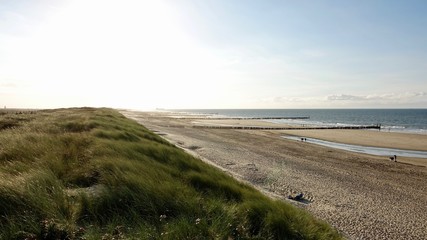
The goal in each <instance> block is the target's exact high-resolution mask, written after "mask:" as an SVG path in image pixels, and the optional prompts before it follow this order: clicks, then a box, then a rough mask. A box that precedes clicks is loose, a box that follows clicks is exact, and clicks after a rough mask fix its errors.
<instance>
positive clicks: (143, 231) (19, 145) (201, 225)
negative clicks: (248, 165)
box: [0, 108, 341, 239]
mask: <svg viewBox="0 0 427 240" xmlns="http://www.w3.org/2000/svg"><path fill="white" fill-rule="evenodd" d="M0 239H341V236H340V235H339V234H338V233H337V232H336V231H335V230H333V229H331V227H330V226H328V225H327V224H325V223H323V222H321V221H319V220H316V219H314V218H313V217H312V216H310V215H309V214H308V213H306V212H304V211H303V210H301V209H297V208H295V207H293V206H291V205H289V204H286V203H284V202H281V201H274V200H271V199H269V198H267V197H265V196H264V195H262V194H261V193H259V192H258V191H256V190H255V189H253V188H252V187H250V186H247V185H245V184H242V183H240V182H238V181H236V180H234V179H233V178H232V177H230V176H228V175H227V174H225V173H223V172H221V171H219V170H217V169H216V168H214V167H212V166H209V165H207V164H205V163H203V162H202V161H200V160H199V159H196V158H194V157H192V156H190V155H189V154H187V153H185V152H184V151H182V150H181V149H179V148H177V147H175V146H173V145H171V144H170V143H168V142H166V141H165V140H163V139H162V138H160V137H159V136H157V135H155V134H153V133H152V132H150V131H148V130H147V129H146V128H145V127H143V126H141V125H139V124H138V123H136V122H135V121H133V120H129V119H127V118H125V117H124V116H122V115H121V114H119V113H118V112H117V111H115V110H111V109H93V108H78V109H57V110H44V111H37V112H23V113H20V114H17V113H10V114H2V115H0Z"/></svg>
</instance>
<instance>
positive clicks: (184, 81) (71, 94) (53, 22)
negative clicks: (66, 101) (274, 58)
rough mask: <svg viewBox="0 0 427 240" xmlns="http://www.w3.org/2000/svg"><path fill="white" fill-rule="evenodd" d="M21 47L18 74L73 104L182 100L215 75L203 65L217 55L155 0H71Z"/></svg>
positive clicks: (158, 104)
mask: <svg viewBox="0 0 427 240" xmlns="http://www.w3.org/2000/svg"><path fill="white" fill-rule="evenodd" d="M21 47H22V46H21ZM20 53H21V54H22V57H21V58H20V65H21V66H23V68H24V69H26V71H25V72H22V71H21V73H20V74H21V77H22V78H23V79H31V82H29V83H28V84H29V85H31V89H32V91H35V92H37V93H38V94H39V95H40V96H39V98H42V99H43V96H44V95H47V93H48V92H49V93H52V92H54V93H55V95H56V97H61V96H62V97H64V98H65V97H67V96H68V98H70V99H73V98H74V101H71V100H70V102H73V103H74V105H75V104H78V105H95V106H112V107H125V106H126V107H128V108H153V107H163V106H171V107H183V106H185V105H186V104H188V103H190V102H191V99H193V98H194V95H193V96H189V91H190V88H193V89H194V88H198V87H199V84H198V83H199V82H200V80H201V79H202V80H204V81H208V82H209V81H215V80H216V77H217V76H214V75H209V74H206V73H207V72H209V71H210V69H211V68H212V67H215V66H217V65H218V64H217V63H216V62H217V61H218V60H217V59H215V57H214V56H213V55H212V54H210V53H208V52H206V50H204V49H202V48H201V47H199V46H197V44H196V43H194V42H192V40H191V39H190V38H189V37H187V35H186V34H185V31H184V30H183V28H182V26H181V25H180V24H179V21H178V20H177V18H176V17H175V16H174V14H173V9H170V7H169V6H167V5H164V4H163V3H162V2H161V1H120V2H118V1H70V2H68V5H64V6H63V7H61V8H60V9H59V10H58V11H57V12H56V13H55V14H54V15H52V16H50V18H49V19H48V20H47V21H46V22H45V23H44V24H41V25H40V26H39V28H38V29H36V30H35V33H34V35H33V36H32V39H31V40H30V41H29V44H26V45H24V46H23V47H22V48H21V50H20ZM16 71H19V69H16ZM207 75H208V76H207ZM36 83H37V84H36ZM196 95H197V93H196ZM206 95H209V94H206ZM212 97H214V94H212ZM40 101H42V100H40ZM171 103H172V104H171ZM52 107H56V106H54V105H52Z"/></svg>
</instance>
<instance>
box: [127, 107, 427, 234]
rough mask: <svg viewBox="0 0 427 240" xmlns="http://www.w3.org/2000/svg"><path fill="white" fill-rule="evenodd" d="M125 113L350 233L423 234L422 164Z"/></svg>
mask: <svg viewBox="0 0 427 240" xmlns="http://www.w3.org/2000/svg"><path fill="white" fill-rule="evenodd" d="M127 115H128V116H129V117H133V118H136V119H137V120H138V121H139V122H140V123H141V124H143V125H144V126H146V127H148V128H149V129H151V130H155V131H158V132H161V133H163V134H166V135H164V137H165V138H167V139H168V140H170V141H171V142H173V143H175V144H177V145H180V146H182V147H184V148H188V149H193V150H194V151H195V152H197V154H199V155H200V156H202V157H204V158H206V159H209V160H211V161H212V162H214V163H215V164H217V165H219V166H221V167H223V168H225V169H227V170H228V171H232V172H234V173H235V174H236V175H238V176H241V177H242V178H243V179H244V180H246V181H249V182H251V183H252V184H254V185H256V186H258V187H261V188H263V189H265V190H267V191H270V192H272V193H275V194H277V195H279V196H282V197H283V198H286V196H288V194H290V193H292V192H303V193H304V194H305V196H306V197H307V198H308V199H309V200H311V201H312V202H311V203H309V204H307V205H304V208H305V209H307V210H308V211H310V212H311V213H313V214H314V215H315V216H317V217H319V218H321V219H324V220H326V221H327V222H329V223H330V224H332V225H333V226H334V227H336V228H337V229H339V231H341V232H343V233H344V234H345V235H346V236H347V237H348V238H349V239H427V224H426V222H427V193H426V192H427V184H426V182H425V181H426V179H427V171H426V168H425V167H419V166H413V165H408V164H403V163H394V162H391V161H387V160H385V159H384V157H375V156H370V155H362V154H356V153H349V152H346V151H340V150H334V149H330V148H326V147H321V146H316V145H312V144H309V143H303V142H296V141H291V140H285V139H283V138H281V137H280V134H278V133H277V132H267V131H248V130H246V131H245V130H220V129H195V128H192V127H191V121H189V120H177V119H168V118H158V117H156V116H155V115H152V116H150V115H147V114H145V113H127ZM324 131H325V130H324Z"/></svg>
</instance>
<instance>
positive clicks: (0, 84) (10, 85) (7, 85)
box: [0, 82, 16, 88]
mask: <svg viewBox="0 0 427 240" xmlns="http://www.w3.org/2000/svg"><path fill="white" fill-rule="evenodd" d="M0 88H16V84H15V83H10V82H6V83H1V82H0Z"/></svg>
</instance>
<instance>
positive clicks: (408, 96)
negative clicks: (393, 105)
mask: <svg viewBox="0 0 427 240" xmlns="http://www.w3.org/2000/svg"><path fill="white" fill-rule="evenodd" d="M423 97H427V93H426V92H403V93H385V94H371V95H349V94H336V95H329V96H327V97H326V99H327V100H328V101H411V100H416V99H422V98H423Z"/></svg>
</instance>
